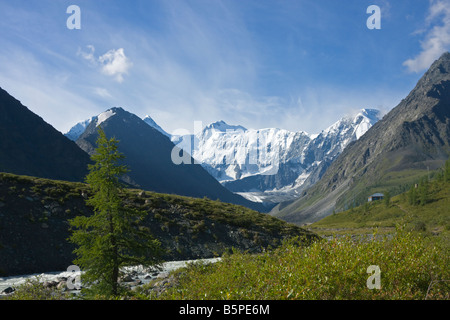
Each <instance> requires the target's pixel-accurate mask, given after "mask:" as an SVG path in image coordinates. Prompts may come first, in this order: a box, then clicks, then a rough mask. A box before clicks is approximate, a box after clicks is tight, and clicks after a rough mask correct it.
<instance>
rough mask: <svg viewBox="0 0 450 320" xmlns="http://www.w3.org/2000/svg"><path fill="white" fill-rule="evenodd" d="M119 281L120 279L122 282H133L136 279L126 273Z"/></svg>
mask: <svg viewBox="0 0 450 320" xmlns="http://www.w3.org/2000/svg"><path fill="white" fill-rule="evenodd" d="M119 281H120V282H133V281H134V279H133V277H132V276H131V275H129V274H126V275H124V276H123V277H121V278H120V279H119Z"/></svg>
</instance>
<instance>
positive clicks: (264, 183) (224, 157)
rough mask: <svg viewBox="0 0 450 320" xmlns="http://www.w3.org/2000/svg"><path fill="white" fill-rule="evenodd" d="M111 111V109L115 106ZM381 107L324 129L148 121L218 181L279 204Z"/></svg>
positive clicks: (314, 176)
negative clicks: (185, 127) (176, 130)
mask: <svg viewBox="0 0 450 320" xmlns="http://www.w3.org/2000/svg"><path fill="white" fill-rule="evenodd" d="M109 112H110V111H109ZM111 116H112V114H108V111H106V112H103V113H102V114H100V115H98V116H95V117H92V118H91V119H88V120H85V121H83V122H80V123H78V124H76V125H75V126H74V127H73V128H72V129H71V130H70V131H69V132H68V133H66V134H65V135H66V136H67V137H68V138H70V139H72V140H77V139H78V138H79V137H80V136H81V134H82V133H83V132H84V130H85V129H86V127H87V126H88V125H89V124H90V123H91V122H92V121H96V122H97V125H98V123H100V122H101V121H104V118H105V119H107V118H108V117H111ZM380 116H381V115H380V112H379V111H378V110H374V109H362V110H360V111H359V112H358V113H357V114H356V115H353V116H348V117H344V118H342V119H341V120H339V121H337V122H336V123H334V124H333V125H331V126H330V127H328V128H327V129H325V130H323V131H322V132H320V133H318V134H308V133H306V132H303V131H298V132H293V131H289V130H284V129H279V128H265V129H258V130H255V129H246V128H244V127H243V126H240V125H229V124H227V123H225V122H224V121H218V122H214V123H212V124H210V125H208V126H206V127H204V128H203V129H199V130H198V132H196V133H194V134H188V135H183V136H178V135H170V134H168V133H167V132H166V131H164V130H163V129H162V128H161V127H160V126H159V125H158V124H157V123H156V122H155V121H154V120H153V119H152V118H151V117H150V116H146V117H145V118H144V119H143V120H144V122H145V123H147V124H148V125H149V126H151V127H153V128H155V129H156V130H158V131H159V132H161V133H162V134H164V135H165V136H166V137H168V138H170V139H171V140H172V142H173V143H174V144H175V145H176V146H178V147H179V148H181V149H183V150H185V151H186V152H187V153H188V154H189V155H192V157H193V158H194V159H195V163H198V164H201V165H202V166H203V167H204V168H205V169H206V170H207V171H208V172H209V173H210V174H211V175H212V176H213V177H214V178H215V179H216V180H218V181H219V182H221V183H222V184H223V185H224V186H225V187H227V188H228V189H229V190H231V191H233V192H235V193H238V194H240V195H242V196H244V197H246V198H247V199H249V200H251V201H259V202H265V203H267V202H269V203H278V202H280V201H286V200H291V199H293V198H295V197H297V196H298V195H299V194H300V193H301V192H302V191H303V190H304V189H305V188H306V187H308V186H311V185H313V184H314V183H315V182H316V181H318V180H319V179H320V177H321V176H322V175H323V173H324V172H325V170H326V169H327V168H328V166H329V165H330V164H331V163H332V162H333V160H334V159H335V158H336V157H337V156H338V155H339V154H340V153H341V152H342V151H343V150H344V148H345V147H346V146H347V145H348V144H349V143H350V142H352V141H355V140H357V139H359V138H360V137H361V136H362V135H363V134H364V133H365V132H366V131H367V130H368V129H369V128H370V127H372V126H373V125H374V124H375V123H376V122H377V121H378V120H379V119H380Z"/></svg>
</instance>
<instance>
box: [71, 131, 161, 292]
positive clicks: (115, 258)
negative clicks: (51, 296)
mask: <svg viewBox="0 0 450 320" xmlns="http://www.w3.org/2000/svg"><path fill="white" fill-rule="evenodd" d="M98 133H99V137H98V140H97V149H96V151H95V153H94V154H93V155H92V157H91V159H92V160H93V162H94V163H93V164H92V165H89V174H88V175H87V177H86V183H87V184H88V185H89V187H90V189H91V193H92V195H91V196H90V197H89V198H88V199H87V200H86V202H87V204H88V206H90V207H92V208H93V211H94V213H93V215H91V216H78V217H75V218H74V219H72V220H70V221H69V223H70V225H71V226H72V227H73V228H74V231H73V233H72V236H71V237H70V238H69V240H70V241H71V242H73V243H75V244H76V245H78V247H77V248H76V249H75V250H74V253H75V254H76V255H77V259H76V260H75V261H74V263H75V264H77V265H78V266H79V267H80V268H81V269H82V270H83V271H84V273H83V275H82V277H81V281H82V283H83V286H84V285H86V286H87V287H88V289H84V290H85V291H87V292H88V293H91V294H100V295H102V296H106V297H111V296H117V295H119V294H120V293H121V292H122V289H123V288H122V287H121V286H120V284H119V281H118V280H119V277H120V276H121V268H123V267H126V266H134V265H143V266H146V267H151V266H154V267H158V264H159V263H160V259H159V257H160V254H161V249H160V243H159V241H158V240H156V239H154V238H153V237H152V236H151V234H150V232H149V230H148V228H145V227H144V226H143V225H142V221H143V220H144V218H145V214H146V213H145V212H140V211H137V210H135V209H131V208H127V207H126V206H124V203H123V200H122V197H121V194H123V189H122V186H121V184H120V180H119V179H120V177H121V176H123V175H124V174H125V173H126V172H127V171H128V170H127V168H126V167H125V166H124V165H120V161H121V160H123V159H124V156H123V155H122V154H121V153H120V152H119V151H118V147H117V144H118V141H117V140H115V139H114V138H111V139H109V140H108V139H107V138H106V135H105V133H104V131H103V130H102V129H101V128H100V127H99V129H98Z"/></svg>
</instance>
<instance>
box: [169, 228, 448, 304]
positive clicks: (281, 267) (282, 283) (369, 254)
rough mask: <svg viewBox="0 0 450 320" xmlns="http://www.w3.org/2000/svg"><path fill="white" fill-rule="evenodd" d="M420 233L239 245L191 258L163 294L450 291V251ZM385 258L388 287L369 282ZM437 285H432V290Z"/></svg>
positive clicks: (257, 296) (260, 296)
mask: <svg viewBox="0 0 450 320" xmlns="http://www.w3.org/2000/svg"><path fill="white" fill-rule="evenodd" d="M443 250H444V249H443V248H441V247H439V246H437V245H436V244H431V243H430V242H428V241H426V240H425V239H424V238H422V237H420V236H419V235H413V234H411V233H405V232H403V231H401V232H399V233H398V234H397V236H395V237H394V238H392V239H387V238H384V239H383V240H380V241H370V242H356V243H355V242H354V241H353V240H351V238H340V239H339V240H332V241H320V242H316V243H314V244H312V245H310V246H308V247H304V246H301V245H299V244H298V243H296V242H292V241H291V242H287V243H285V244H284V245H283V246H282V247H280V248H278V249H276V250H274V251H272V252H266V253H264V254H260V255H250V254H244V253H238V252H234V253H233V254H232V255H226V256H224V258H223V259H222V261H220V262H217V263H215V264H213V265H207V266H205V265H191V266H190V267H189V268H187V269H186V270H184V271H183V272H182V273H180V279H179V280H180V285H179V286H178V287H176V288H173V289H171V290H168V291H167V292H166V293H165V294H163V295H162V296H161V297H160V298H161V299H189V300H190V299H214V300H216V299H218V300H222V299H239V300H245V299H252V300H267V299H273V300H279V299H308V300H314V299H320V300H323V299H344V300H349V299H357V300H360V299H364V300H366V299H401V300H404V299H425V298H427V299H430V298H434V299H448V298H449V288H450V287H449V285H448V284H449V282H439V285H436V286H432V287H430V284H431V283H432V281H437V280H448V279H450V275H449V270H448V265H449V258H448V252H443ZM372 265H376V266H379V268H380V270H381V289H369V288H368V287H367V280H368V278H369V276H370V274H368V273H367V268H368V267H369V266H372ZM429 288H431V290H429Z"/></svg>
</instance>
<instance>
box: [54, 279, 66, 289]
mask: <svg viewBox="0 0 450 320" xmlns="http://www.w3.org/2000/svg"><path fill="white" fill-rule="evenodd" d="M66 288H67V281H60V282H59V283H58V285H57V286H56V289H58V290H64V289H66Z"/></svg>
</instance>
